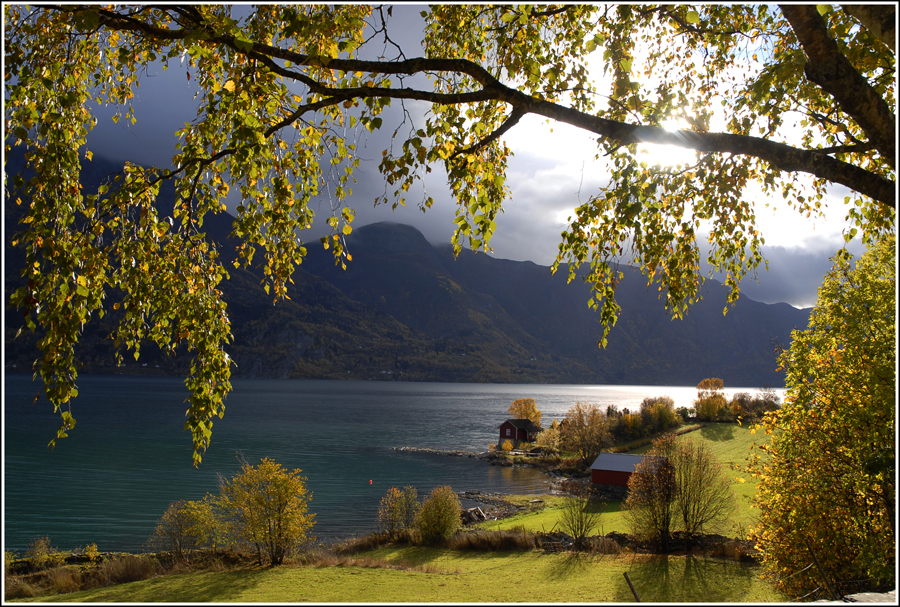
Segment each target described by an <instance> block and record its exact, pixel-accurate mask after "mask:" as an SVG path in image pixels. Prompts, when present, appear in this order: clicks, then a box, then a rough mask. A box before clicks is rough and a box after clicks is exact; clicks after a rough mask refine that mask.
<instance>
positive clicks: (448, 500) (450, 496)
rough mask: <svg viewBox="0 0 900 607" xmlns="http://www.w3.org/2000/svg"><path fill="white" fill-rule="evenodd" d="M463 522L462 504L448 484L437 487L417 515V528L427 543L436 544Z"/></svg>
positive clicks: (451, 533)
mask: <svg viewBox="0 0 900 607" xmlns="http://www.w3.org/2000/svg"><path fill="white" fill-rule="evenodd" d="M461 524H462V506H460V504H459V497H457V495H456V493H454V492H453V489H451V488H450V487H449V486H448V485H443V486H441V487H435V489H434V490H433V491H432V492H431V495H429V496H428V497H427V498H426V499H425V501H424V502H423V503H422V507H421V508H420V509H419V512H418V513H417V515H416V528H417V529H418V530H419V535H420V537H421V539H422V542H423V543H425V544H436V543H438V542H440V541H441V540H444V539H446V538H448V537H450V536H451V535H453V534H454V533H455V532H456V530H457V529H459V527H460V525H461Z"/></svg>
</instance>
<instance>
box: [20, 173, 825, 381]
mask: <svg viewBox="0 0 900 607" xmlns="http://www.w3.org/2000/svg"><path fill="white" fill-rule="evenodd" d="M101 164H102V163H98V162H97V161H96V160H95V162H94V163H91V165H90V166H92V167H93V170H92V171H90V172H88V173H86V174H84V175H83V177H82V181H83V184H84V186H85V191H86V192H90V191H92V190H91V188H92V187H93V188H94V191H95V190H96V185H97V184H98V183H99V181H100V179H102V178H103V177H104V176H105V175H106V174H108V173H109V172H112V171H114V170H115V168H113V167H114V165H111V166H110V167H105V166H100V165H101ZM10 198H12V197H10ZM173 201H174V194H173V190H172V188H171V186H170V185H166V186H164V187H163V189H162V192H161V195H160V202H159V204H158V209H159V211H160V212H161V213H163V214H168V213H169V212H170V209H171V208H172V205H173ZM21 212H22V210H21V208H20V207H16V205H14V204H12V203H11V202H10V200H9V198H8V199H7V202H6V205H5V208H4V214H5V219H6V231H5V243H4V253H5V255H4V256H5V266H6V281H5V285H4V286H5V291H6V292H5V297H6V300H7V301H8V300H9V294H10V293H11V290H12V289H14V288H15V287H16V286H18V285H19V284H21V278H20V276H19V274H20V270H21V268H22V265H23V264H24V255H23V254H22V252H21V250H20V249H16V250H12V249H11V245H10V242H11V234H12V233H13V232H14V231H16V230H18V229H19V228H18V225H17V223H18V217H19V216H20V215H21ZM232 219H233V218H231V217H230V216H228V215H226V214H224V213H223V214H219V215H217V216H214V217H208V218H207V219H206V221H205V223H204V230H206V233H207V237H208V238H210V239H211V240H213V241H216V242H218V243H219V244H220V245H221V257H222V259H223V261H224V262H225V264H226V269H228V272H229V274H230V276H231V280H228V281H225V282H223V283H222V284H221V288H222V291H223V294H224V299H225V300H226V302H227V303H228V309H227V312H228V315H229V318H230V319H231V322H232V332H233V333H234V342H233V343H232V344H230V345H229V346H228V348H227V350H228V352H229V354H230V355H231V356H232V358H233V359H234V361H235V362H236V363H237V366H236V367H235V368H234V369H233V374H234V376H235V377H260V378H289V377H290V378H298V377H306V378H331V379H379V380H388V379H390V380H401V381H451V382H498V383H505V382H514V383H533V382H547V383H591V384H651V385H693V384H696V383H698V382H699V381H700V380H701V379H703V378H705V377H721V378H722V379H723V380H724V381H725V385H726V386H742V387H762V386H781V385H782V384H783V374H781V373H779V372H777V371H776V370H775V369H776V367H777V363H776V354H775V344H776V343H777V344H781V345H783V346H787V345H788V344H789V342H790V332H791V330H792V329H794V328H804V327H805V326H806V324H807V321H808V316H809V309H805V310H798V309H796V308H793V307H792V306H790V305H788V304H764V303H760V302H756V301H753V300H751V299H748V298H747V297H744V296H742V297H741V298H740V299H739V301H738V302H737V304H736V305H735V306H734V307H733V308H730V309H729V311H728V313H727V314H726V315H723V314H722V310H723V308H724V307H725V296H726V289H725V287H724V286H722V285H721V284H719V283H718V282H716V281H708V282H707V285H706V287H705V288H704V292H703V300H702V301H701V302H699V303H698V304H696V305H694V306H692V307H691V308H690V310H689V312H688V314H687V316H686V317H685V318H684V319H683V320H671V318H670V317H669V316H668V315H667V314H666V312H665V310H664V306H663V302H662V301H660V300H659V299H658V297H657V296H658V292H657V289H656V286H655V285H654V286H650V287H648V285H647V282H646V279H645V278H644V277H643V276H641V275H640V274H639V273H638V272H636V271H634V270H632V269H630V268H627V267H626V268H622V271H623V272H624V273H625V277H624V279H623V280H622V281H621V282H620V284H619V287H618V289H617V291H616V293H617V298H618V301H619V304H620V305H621V307H622V313H621V317H620V318H619V321H618V323H617V324H616V326H615V327H614V328H613V330H612V332H611V333H610V335H609V342H608V346H607V348H605V349H600V348H599V347H598V345H597V341H598V339H599V338H600V335H601V327H600V324H599V313H598V312H594V311H593V310H591V309H590V308H588V306H587V301H588V299H590V297H591V294H590V290H589V287H588V286H587V285H585V284H584V283H583V282H582V281H580V280H576V281H573V282H572V283H570V284H566V276H567V270H566V268H561V269H560V271H559V272H558V273H557V274H556V275H551V273H550V269H549V268H548V267H545V266H538V265H536V264H534V263H531V262H517V261H509V260H503V259H495V258H493V257H491V256H489V255H485V254H482V253H478V254H476V253H473V252H471V251H468V250H464V251H462V252H461V254H460V255H459V256H458V257H456V258H454V257H453V255H452V252H451V249H450V247H449V245H446V246H433V245H432V244H430V243H429V242H428V241H427V240H426V239H425V237H424V236H423V235H422V234H421V233H420V232H419V231H418V230H416V229H415V228H412V227H410V226H407V225H402V224H396V223H377V224H371V225H368V226H363V227H360V228H356V229H355V230H354V231H353V233H352V234H351V235H350V236H349V237H348V239H347V248H348V250H349V252H350V253H351V254H352V256H353V261H352V262H350V263H348V264H347V269H346V270H342V269H341V268H340V267H339V266H335V264H334V259H333V257H332V255H331V253H330V251H325V250H323V248H322V247H321V245H319V244H318V242H313V243H310V244H309V245H308V247H307V248H308V250H309V253H308V256H307V258H306V259H305V260H304V262H303V263H302V264H301V265H300V266H299V267H298V268H297V270H296V271H295V273H294V276H293V280H294V284H293V285H290V287H289V289H288V295H289V297H290V299H289V300H283V301H279V302H277V303H274V304H273V302H272V298H271V296H269V295H267V294H266V293H265V292H264V291H263V289H262V286H261V284H260V283H261V280H262V276H261V274H260V273H259V272H258V271H257V270H252V269H251V270H244V269H236V268H234V267H233V266H232V265H231V260H233V259H234V245H235V242H234V241H233V240H232V239H230V238H229V236H228V234H229V232H230V228H231V221H232ZM115 320H116V318H115V316H114V315H113V314H107V316H106V317H104V319H101V320H98V321H92V322H91V323H89V324H88V325H86V327H85V333H84V335H83V337H82V341H81V343H80V344H79V348H78V349H77V350H76V356H77V359H78V361H79V362H80V364H81V365H82V372H83V373H85V372H95V373H102V372H107V373H111V372H126V373H128V372H131V373H135V372H137V373H166V374H184V373H186V372H187V369H188V366H189V363H190V355H189V353H187V352H184V351H181V350H179V354H178V356H175V357H166V356H163V355H162V354H161V353H160V352H159V351H158V349H156V348H155V346H153V345H152V344H149V345H147V346H145V347H143V348H142V350H141V357H140V359H139V360H138V361H134V358H133V356H131V355H130V354H125V358H124V359H125V362H126V363H127V364H126V367H125V368H116V367H115V366H114V364H113V352H114V346H113V344H112V342H111V340H108V339H105V337H106V336H107V335H109V334H110V332H111V331H112V330H113V328H114V322H115ZM21 325H22V317H21V314H20V313H18V312H16V311H14V310H10V309H7V316H6V326H5V331H4V332H5V340H4V341H5V343H4V347H5V352H6V368H7V370H18V371H25V372H29V371H30V370H31V365H32V363H33V361H34V359H35V358H36V357H37V351H36V349H35V348H34V342H35V340H36V336H35V335H33V334H30V333H28V332H27V331H26V332H25V333H23V335H22V336H20V337H19V338H18V339H15V340H13V339H12V338H13V336H14V335H15V333H16V331H17V330H18V328H19V327H20V326H21Z"/></svg>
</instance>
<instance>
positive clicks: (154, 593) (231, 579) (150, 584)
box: [54, 569, 267, 603]
mask: <svg viewBox="0 0 900 607" xmlns="http://www.w3.org/2000/svg"><path fill="white" fill-rule="evenodd" d="M266 571H267V570H265V569H245V570H240V571H224V572H213V573H188V574H183V575H174V576H164V577H158V578H154V579H151V580H144V581H141V582H133V583H130V584H120V585H117V586H109V587H107V588H103V589H101V590H89V591H86V592H84V593H81V592H78V593H73V594H71V595H63V596H59V597H54V598H57V599H61V600H66V601H70V600H71V601H77V602H83V601H91V602H110V601H112V602H116V603H147V602H178V603H216V602H225V601H234V600H239V596H240V594H241V593H243V592H245V591H247V590H250V589H252V588H255V587H256V586H258V585H259V584H260V582H261V581H262V578H263V576H265V574H266Z"/></svg>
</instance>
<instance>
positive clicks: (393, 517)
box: [378, 486, 419, 539]
mask: <svg viewBox="0 0 900 607" xmlns="http://www.w3.org/2000/svg"><path fill="white" fill-rule="evenodd" d="M418 510H419V497H418V492H417V491H416V488H415V487H411V486H407V487H404V488H403V489H398V488H397V487H391V488H390V489H388V491H387V494H385V496H384V497H383V498H381V504H380V505H379V508H378V530H379V531H380V532H382V533H385V534H387V535H388V537H390V538H392V539H394V538H396V537H397V536H398V535H399V534H400V533H402V532H404V531H408V530H412V529H414V528H415V523H416V513H417V512H418Z"/></svg>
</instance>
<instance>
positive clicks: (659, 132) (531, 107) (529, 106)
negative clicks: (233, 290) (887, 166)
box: [99, 6, 896, 208]
mask: <svg viewBox="0 0 900 607" xmlns="http://www.w3.org/2000/svg"><path fill="white" fill-rule="evenodd" d="M805 8H810V9H811V11H812V13H814V14H815V17H816V18H817V19H818V25H816V23H815V20H810V19H798V23H800V22H802V23H801V24H800V25H798V26H795V28H794V29H795V31H797V30H801V31H802V32H810V33H809V36H810V37H811V40H812V41H811V42H810V43H809V49H808V50H807V53H808V54H809V53H810V52H812V54H813V56H815V57H816V59H815V60H813V59H812V57H811V61H810V64H813V63H815V61H819V62H820V63H822V61H823V60H827V61H828V62H837V63H840V62H839V59H843V62H844V63H846V64H847V65H848V66H849V62H847V60H846V58H844V57H843V56H842V55H840V53H839V52H838V51H837V47H836V45H835V44H834V41H833V40H831V39H830V38H828V36H827V31H825V30H824V22H822V20H821V17H819V15H818V13H817V11H816V9H815V7H803V6H788V7H785V8H784V10H785V11H786V15H787V13H792V14H795V13H798V12H799V13H805V12H806V11H804V10H803V9H805ZM99 12H101V13H102V14H104V16H107V13H106V12H104V11H99ZM113 15H115V14H114V13H112V14H109V15H108V16H109V17H110V20H109V21H107V22H106V23H105V24H104V25H105V26H106V27H109V28H112V29H129V30H141V31H143V32H144V33H145V34H148V35H150V36H160V37H163V38H168V39H176V38H183V37H184V36H185V35H187V34H186V33H185V32H183V31H178V30H160V29H159V28H153V27H150V26H143V25H142V24H140V22H138V21H136V20H129V21H128V22H122V21H119V20H115V19H113V18H112V17H113ZM789 19H790V18H789ZM809 23H812V25H809ZM804 28H805V29H804ZM823 32H824V35H823ZM798 37H800V35H799V34H798ZM210 41H211V42H218V43H221V44H226V45H228V46H229V47H230V48H232V49H233V50H235V52H244V51H246V54H247V55H248V56H249V57H251V58H254V59H257V60H258V61H260V62H262V63H264V64H265V66H266V67H267V68H268V69H270V70H272V71H273V72H275V73H277V74H279V75H280V76H282V77H284V78H288V79H291V80H296V81H298V82H302V83H304V84H306V85H307V86H308V87H309V88H310V91H311V92H313V93H316V94H320V95H323V96H327V97H331V98H332V100H333V99H337V98H340V99H349V98H371V97H387V98H391V99H415V100H420V101H426V102H430V103H436V104H462V103H477V102H484V101H500V102H503V103H507V104H509V105H511V106H512V108H513V110H512V114H511V116H510V118H512V116H517V117H520V116H524V115H525V114H529V113H533V114H538V115H541V116H544V117H547V118H552V119H554V120H558V121H560V122H565V123H567V124H571V125H573V126H575V127H578V128H581V129H583V130H586V131H589V132H591V133H594V134H596V135H599V136H600V137H604V138H607V139H612V140H614V141H616V142H618V143H620V144H622V145H628V144H632V143H641V142H647V143H658V144H663V145H675V146H679V147H683V148H687V149H692V150H696V151H698V152H707V153H709V152H716V153H726V154H741V155H748V156H753V157H756V158H759V159H761V160H764V161H766V162H768V163H769V164H771V165H772V166H774V167H776V168H778V169H780V170H782V171H789V172H791V171H800V172H804V173H809V174H811V175H814V176H815V177H818V178H821V179H825V180H827V181H831V182H833V183H838V184H841V185H844V186H847V187H848V188H850V189H852V190H854V191H857V192H859V193H860V194H863V195H864V196H868V197H870V198H872V199H874V200H876V201H878V202H879V203H881V204H882V205H884V206H886V207H890V208H894V207H895V206H896V184H895V182H894V181H892V180H890V179H886V178H884V177H882V176H880V175H877V174H875V173H872V172H870V171H867V170H865V169H862V168H860V167H858V166H855V165H853V164H849V163H846V162H843V161H840V160H837V159H836V158H832V157H830V156H828V155H827V154H824V153H822V151H821V150H806V149H802V148H796V147H793V146H789V145H786V144H783V143H777V142H774V141H770V140H767V139H760V138H757V137H749V136H745V135H733V134H729V133H698V132H693V131H675V132H672V131H668V130H666V129H663V128H659V127H649V126H638V125H633V124H628V123H624V122H618V121H614V120H608V119H605V118H600V117H598V116H593V115H591V114H586V113H584V112H580V111H577V110H574V109H572V108H568V107H565V106H562V105H559V104H556V103H552V102H549V101H544V100H541V99H536V98H534V97H532V96H530V95H526V94H525V93H522V92H521V91H518V90H516V89H513V88H510V87H508V86H506V85H505V84H503V83H502V82H500V80H498V79H497V78H495V77H494V76H492V75H491V74H490V73H489V72H488V71H487V70H486V69H484V68H483V67H482V66H480V65H478V64H477V63H474V62H472V61H468V60H466V59H427V58H424V57H418V58H413V59H406V60H403V61H366V60H359V59H339V58H329V57H311V56H308V55H304V54H301V53H296V52H293V51H290V50H287V49H283V48H279V47H275V46H271V45H268V44H263V43H259V42H254V43H253V46H252V49H250V50H247V45H246V43H238V42H236V41H235V39H234V37H233V36H228V35H220V36H215V35H210ZM801 43H802V42H801ZM829 44H830V47H829ZM820 47H821V48H820ZM831 47H833V49H832V48H831ZM804 48H806V44H805V43H804ZM835 52H836V53H837V55H838V57H835V56H834V54H833V53H835ZM820 54H822V58H821V59H820V58H819V55H820ZM276 58H277V59H283V60H286V61H291V62H292V63H293V64H294V65H296V66H298V67H323V68H326V69H332V70H339V71H343V72H367V73H371V74H398V75H399V74H402V75H410V76H411V75H414V74H419V73H424V72H429V73H440V72H449V73H455V74H465V75H467V76H469V77H471V78H472V79H473V80H474V81H475V82H476V83H478V84H479V85H481V87H482V88H481V89H480V90H475V91H470V92H464V93H436V92H433V91H424V90H418V89H411V88H399V89H393V88H383V87H360V88H354V89H348V88H332V87H328V86H326V85H323V84H321V83H320V82H318V81H316V80H315V79H313V78H311V77H310V76H309V75H308V74H304V73H302V72H299V71H295V70H294V69H287V68H284V67H282V66H280V65H278V64H277V63H276V62H275V61H274V59H276ZM807 69H808V70H809V64H808V66H807ZM849 70H850V72H852V73H850V74H846V73H845V72H846V69H843V71H841V72H840V74H839V75H840V76H841V78H844V77H852V78H853V83H852V84H853V86H854V87H855V92H856V93H857V94H859V90H860V89H862V91H863V92H864V93H865V91H866V90H867V91H868V94H874V95H875V97H876V99H874V100H871V105H872V106H874V105H877V103H876V102H878V103H880V104H881V106H885V107H886V104H884V101H883V100H882V99H881V98H880V97H878V96H877V94H875V93H874V91H872V89H871V87H869V86H868V83H866V82H865V79H863V78H862V76H860V75H859V74H858V73H857V72H856V71H855V70H853V68H852V66H849ZM860 80H861V85H860V82H859V81H860ZM838 81H839V82H840V83H841V87H844V88H846V89H849V88H850V86H849V84H848V83H847V82H845V81H844V80H840V79H839V80H838ZM829 82H831V81H829ZM820 86H821V85H820ZM823 88H825V87H824V86H823ZM829 92H830V91H829ZM838 93H839V94H844V93H846V91H839V92H838ZM835 98H836V99H837V98H838V96H837V95H835ZM866 99H867V101H866V103H867V104H869V103H870V101H869V100H868V98H866ZM330 101H331V100H329V101H328V102H326V103H329V102H330ZM851 101H858V99H857V97H855V96H853V95H850V99H849V100H848V103H849V102H851ZM866 109H871V108H869V107H868V106H867V108H866ZM844 111H845V112H847V113H850V114H851V116H853V117H854V119H856V120H857V122H859V123H860V126H862V127H863V129H864V130H866V133H867V135H868V136H869V138H870V140H871V141H872V143H874V144H875V145H876V146H878V149H879V151H881V153H882V154H885V155H887V154H888V152H889V153H890V157H889V160H890V162H891V166H893V162H894V153H895V147H894V142H893V137H894V132H895V130H894V118H893V114H892V113H891V112H890V111H889V110H887V112H886V114H885V112H884V110H883V108H882V109H877V111H875V112H874V113H873V112H869V111H867V112H865V113H864V115H863V116H862V117H861V118H857V116H856V115H854V114H853V113H851V112H849V111H848V110H847V109H844ZM855 114H860V112H855ZM870 115H873V116H874V118H873V120H870V121H868V122H867V121H866V117H869V116H870ZM873 122H874V124H875V125H877V127H878V128H879V129H881V130H879V131H878V132H877V133H870V132H869V131H868V130H867V128H869V129H874V128H875V126H874V125H873ZM513 124H514V123H513ZM864 124H865V125H868V127H867V126H864ZM509 126H512V124H510V125H509ZM509 126H507V125H504V126H503V127H501V128H503V129H504V131H505V129H508V128H509ZM888 139H889V140H890V141H886V140H888Z"/></svg>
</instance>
